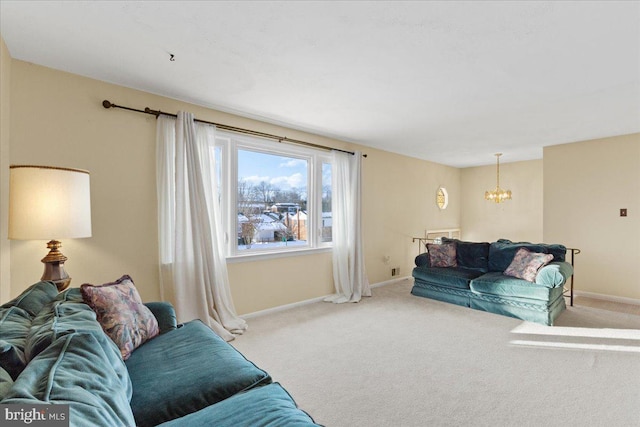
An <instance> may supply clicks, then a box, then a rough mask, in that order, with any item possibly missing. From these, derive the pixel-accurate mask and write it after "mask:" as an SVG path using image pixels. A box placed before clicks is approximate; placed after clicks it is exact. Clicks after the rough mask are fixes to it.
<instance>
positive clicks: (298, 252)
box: [227, 246, 333, 264]
mask: <svg viewBox="0 0 640 427" xmlns="http://www.w3.org/2000/svg"><path fill="white" fill-rule="evenodd" d="M332 249H333V248H332V247H331V246H323V247H321V248H308V249H307V248H305V249H293V250H291V249H290V250H281V251H275V250H272V251H269V252H251V253H248V254H239V255H233V256H228V257H227V264H236V263H240V262H249V261H264V260H268V259H275V258H287V257H296V256H303V255H314V254H320V253H326V252H331V250H332Z"/></svg>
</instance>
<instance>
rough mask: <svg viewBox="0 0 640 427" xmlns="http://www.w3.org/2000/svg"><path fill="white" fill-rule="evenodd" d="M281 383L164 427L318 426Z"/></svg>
mask: <svg viewBox="0 0 640 427" xmlns="http://www.w3.org/2000/svg"><path fill="white" fill-rule="evenodd" d="M317 425H318V424H316V423H314V421H313V419H312V418H311V417H310V416H309V415H308V414H307V413H306V412H303V411H302V410H300V409H298V407H297V405H296V403H295V402H294V400H293V399H292V398H291V396H290V395H289V393H287V391H286V390H285V389H284V388H282V386H281V385H280V384H278V383H273V384H269V385H265V386H263V387H259V388H256V389H253V390H250V391H247V392H245V393H239V394H236V395H235V396H232V397H230V398H228V399H227V400H224V401H222V402H219V403H216V404H215V405H211V406H208V407H206V408H204V409H201V410H199V411H197V412H194V413H192V414H189V415H186V416H184V417H182V418H178V419H175V420H173V421H169V422H167V423H164V424H161V426H162V427H183V426H287V427H298V426H300V427H302V426H317Z"/></svg>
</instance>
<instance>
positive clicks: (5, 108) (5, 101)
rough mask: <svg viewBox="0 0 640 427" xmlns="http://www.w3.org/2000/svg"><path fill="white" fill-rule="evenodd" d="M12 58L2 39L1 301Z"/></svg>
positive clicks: (5, 282) (2, 297)
mask: <svg viewBox="0 0 640 427" xmlns="http://www.w3.org/2000/svg"><path fill="white" fill-rule="evenodd" d="M10 83H11V56H10V55H9V51H8V50H7V46H6V45H5V43H4V40H3V39H2V38H1V37H0V301H7V300H8V299H9V295H10V290H9V280H10V279H11V276H10V266H9V265H10V256H9V255H10V253H9V241H8V240H7V234H8V223H7V215H6V212H7V211H8V204H9V134H10V127H9V125H10V119H11V114H10V98H11V90H10Z"/></svg>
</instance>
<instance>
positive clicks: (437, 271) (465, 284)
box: [412, 267, 482, 289]
mask: <svg viewBox="0 0 640 427" xmlns="http://www.w3.org/2000/svg"><path fill="white" fill-rule="evenodd" d="M412 274H413V277H415V278H416V279H418V280H422V281H424V282H428V283H432V284H434V285H441V286H447V287H450V288H459V289H469V282H471V280H472V279H475V278H476V277H478V276H480V275H482V272H480V271H477V270H469V269H466V268H461V267H446V268H440V267H416V268H414V269H413V273H412Z"/></svg>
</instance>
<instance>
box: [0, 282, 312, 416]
mask: <svg viewBox="0 0 640 427" xmlns="http://www.w3.org/2000/svg"><path fill="white" fill-rule="evenodd" d="M145 305H146V306H147V307H148V308H149V309H150V310H151V312H152V313H153V315H154V316H155V318H156V319H157V322H158V327H159V331H160V333H159V335H157V336H155V337H154V338H152V339H150V340H148V341H146V342H145V343H144V344H142V345H141V346H139V347H138V348H137V349H135V350H134V351H133V353H132V354H131V355H130V356H129V357H128V358H127V359H126V360H123V358H122V355H121V353H120V350H119V349H118V347H117V346H116V344H114V342H113V341H112V340H111V339H110V338H109V336H107V335H106V334H105V333H104V332H103V330H102V327H101V325H100V323H98V321H97V320H96V314H95V312H94V311H93V310H92V309H91V308H90V307H89V306H88V305H86V304H84V303H83V300H82V295H81V293H80V291H79V289H78V288H73V289H68V290H66V291H64V292H62V293H58V290H57V288H56V286H55V285H54V284H53V283H51V282H39V283H36V284H34V285H33V286H31V287H29V288H28V289H27V290H25V291H24V292H23V293H22V294H21V295H20V296H18V297H17V298H15V299H14V300H12V301H10V302H8V303H6V304H4V305H2V306H0V406H2V405H6V404H22V405H24V404H36V405H46V404H65V405H69V423H70V425H71V426H94V427H95V426H105V427H118V426H123V427H133V426H156V425H162V426H172V427H176V426H201V425H202V426H204V425H210V426H222V427H224V426H234V427H236V426H251V427H253V426H262V425H274V426H275V425H277V426H314V425H317V424H315V423H314V421H313V419H312V418H311V417H310V416H309V415H308V414H307V413H305V412H304V411H302V410H301V409H299V408H298V407H297V405H296V403H295V402H294V400H293V399H292V398H291V396H290V395H289V394H288V393H287V391H286V390H285V389H284V388H283V387H282V386H281V385H280V384H278V383H274V382H273V381H272V378H271V376H270V375H269V374H268V373H267V372H266V371H264V370H262V369H260V368H258V367H257V366H255V365H254V364H253V363H252V362H250V361H248V360H247V359H246V358H245V357H244V356H243V355H242V354H240V353H239V352H238V351H237V350H236V349H235V348H234V347H233V346H231V345H230V344H228V343H226V342H225V341H224V340H222V339H221V338H220V337H218V336H217V335H216V334H215V333H214V332H213V331H212V330H211V329H210V328H209V327H207V326H205V325H204V324H203V323H202V322H200V321H192V322H187V323H185V324H177V322H176V316H175V312H174V310H173V307H172V306H171V305H170V304H168V303H162V302H159V303H158V302H156V303H148V304H145Z"/></svg>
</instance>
